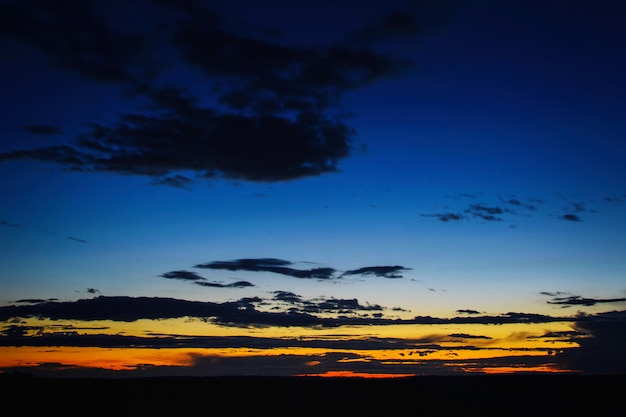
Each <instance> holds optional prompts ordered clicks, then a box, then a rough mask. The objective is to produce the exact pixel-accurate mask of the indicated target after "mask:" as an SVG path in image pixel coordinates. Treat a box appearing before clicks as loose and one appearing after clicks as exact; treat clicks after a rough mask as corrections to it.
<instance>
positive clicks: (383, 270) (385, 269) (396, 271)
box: [342, 265, 410, 278]
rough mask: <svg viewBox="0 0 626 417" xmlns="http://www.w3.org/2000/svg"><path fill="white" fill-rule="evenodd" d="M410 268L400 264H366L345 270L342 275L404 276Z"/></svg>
mask: <svg viewBox="0 0 626 417" xmlns="http://www.w3.org/2000/svg"><path fill="white" fill-rule="evenodd" d="M409 270H410V268H406V267H403V266H399V265H394V266H366V267H363V268H358V269H352V270H349V271H345V272H344V273H343V274H342V275H374V276H377V277H383V278H403V277H404V276H403V275H402V273H403V272H405V271H409Z"/></svg>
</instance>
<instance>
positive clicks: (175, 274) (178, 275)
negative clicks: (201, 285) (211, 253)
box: [160, 270, 206, 281]
mask: <svg viewBox="0 0 626 417" xmlns="http://www.w3.org/2000/svg"><path fill="white" fill-rule="evenodd" d="M160 276H161V277H163V278H168V279H180V280H183V281H202V280H206V278H204V277H202V276H200V275H198V274H197V273H195V272H193V271H184V270H180V271H170V272H166V273H164V274H161V275H160Z"/></svg>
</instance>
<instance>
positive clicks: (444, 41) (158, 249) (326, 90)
mask: <svg viewBox="0 0 626 417" xmlns="http://www.w3.org/2000/svg"><path fill="white" fill-rule="evenodd" d="M625 8H626V6H624V5H623V4H621V2H615V1H608V0H600V1H595V2H587V1H578V0H571V1H565V0H550V1H540V0H524V1H522V0H511V1H499V0H475V1H456V0H406V1H405V0H388V1H384V2H381V1H373V0H361V1H356V0H345V1H336V0H335V1H330V0H318V1H313V0H304V1H298V2H292V1H287V0H268V1H263V2H257V1H253V0H235V1H228V2H219V1H217V2H216V1H202V0H184V1H181V0H177V1H174V0H137V1H133V2H127V1H122V0H113V1H107V2H101V1H82V0H81V1H79V0H55V1H45V0H20V1H11V0H2V1H1V2H0V51H1V52H2V56H4V57H5V59H4V60H3V65H2V66H1V67H0V77H1V79H2V80H3V86H2V90H3V93H2V95H1V96H0V103H1V106H2V112H0V195H2V196H3V199H2V204H0V254H1V255H0V256H1V262H0V372H16V371H19V372H29V373H32V374H34V375H42V376H52V377H56V376H69V377H75V376H102V377H135V376H168V375H179V376H180V375H190V376H216V375H281V376H295V375H320V376H363V377H394V376H404V375H457V374H485V373H488V374H494V373H528V372H537V373H553V372H561V373H568V372H569V373H623V372H625V371H626V361H625V360H624V355H623V353H624V349H625V347H626V339H625V336H624V335H625V334H626V256H625V255H626V254H625V249H626V145H625V141H624V137H625V134H626V118H624V111H625V110H626V94H625V93H626V81H625V79H624V77H623V74H624V73H625V71H626V28H625V27H624V25H623V22H622V18H621V16H623V13H624V12H625V11H626V10H624V9H625Z"/></svg>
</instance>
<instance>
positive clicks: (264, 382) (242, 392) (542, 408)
mask: <svg viewBox="0 0 626 417" xmlns="http://www.w3.org/2000/svg"><path fill="white" fill-rule="evenodd" d="M0 381H1V391H0V393H1V395H2V397H3V399H4V400H5V401H4V403H5V408H6V407H7V404H9V403H15V404H18V410H22V411H23V413H26V414H28V415H30V414H31V413H33V412H36V411H37V412H48V413H54V414H60V415H64V414H65V415H90V414H94V413H96V414H98V415H116V416H117V415H134V416H144V415H176V416H181V415H184V414H187V413H194V414H198V415H202V416H224V415H229V416H232V415H234V416H240V415H241V416H244V415H246V416H247V415H272V416H305V415H307V416H308V415H311V416H312V415H316V416H329V415H333V416H334V415H336V416H339V415H341V416H356V415H362V416H378V415H380V416H389V415H403V416H404V415H407V416H422V415H432V414H431V413H443V414H446V415H448V414H449V413H459V412H461V413H471V415H475V414H476V413H486V414H489V415H495V414H496V413H497V414H499V415H500V414H504V415H510V414H512V415H522V414H529V415H551V414H552V413H571V412H575V413H576V414H579V413H582V412H586V413H591V414H592V415H598V413H606V412H617V411H620V412H623V409H624V405H623V404H624V398H623V396H624V392H626V391H625V389H626V376H624V375H612V376H594V375H587V376H583V375H515V376H514V375H506V376H505V375H500V376H494V375H489V376H487V375H480V376H476V375H474V376H436V377H426V376H422V377H411V378H398V379H362V378H316V377H306V378H282V377H218V378H215V377H212V378H146V379H45V378H33V377H28V376H26V375H0ZM426 413H428V414H426ZM7 415H8V414H7Z"/></svg>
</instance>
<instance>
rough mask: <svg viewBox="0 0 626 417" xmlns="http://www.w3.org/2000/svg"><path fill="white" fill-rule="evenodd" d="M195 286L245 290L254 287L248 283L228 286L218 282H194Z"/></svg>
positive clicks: (234, 283) (233, 283) (241, 282)
mask: <svg viewBox="0 0 626 417" xmlns="http://www.w3.org/2000/svg"><path fill="white" fill-rule="evenodd" d="M196 284H197V285H201V286H203V287H213V288H245V287H254V284H252V283H250V282H248V281H236V282H232V283H230V284H222V283H220V282H208V281H196Z"/></svg>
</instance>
